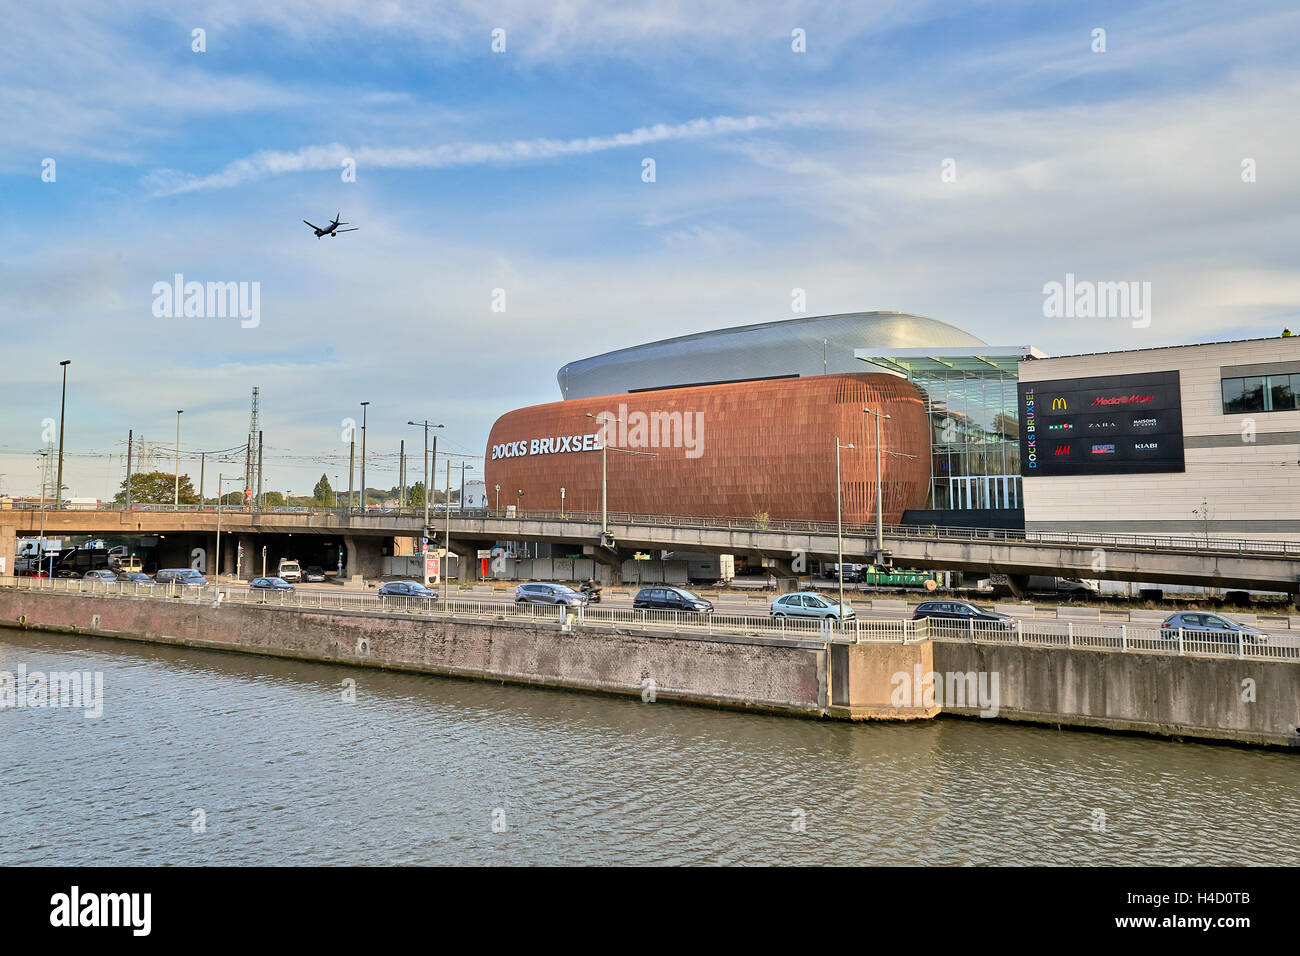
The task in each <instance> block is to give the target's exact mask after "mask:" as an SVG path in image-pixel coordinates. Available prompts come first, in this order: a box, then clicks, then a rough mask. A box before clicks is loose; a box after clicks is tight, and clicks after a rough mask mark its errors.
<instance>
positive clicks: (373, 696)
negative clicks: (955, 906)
mask: <svg viewBox="0 0 1300 956" xmlns="http://www.w3.org/2000/svg"><path fill="white" fill-rule="evenodd" d="M20 668H25V669H26V672H27V673H28V674H31V673H32V672H41V673H50V672H56V671H82V672H92V673H95V672H98V673H102V675H103V714H102V716H100V717H98V718H96V719H87V718H86V717H84V716H83V713H82V711H80V710H77V709H71V708H49V707H23V708H13V709H6V710H4V711H0V832H2V833H3V834H4V839H3V840H0V864H3V865H17V864H41V863H45V864H64V865H95V864H118V865H131V864H146V863H148V864H186V865H202V864H222V865H235V864H273V865H282V864H309V863H324V864H354V865H356V864H470V865H482V864H548V863H558V864H581V863H597V864H599V863H609V864H866V863H872V864H939V865H952V866H962V865H971V864H1027V863H1045V864H1062V865H1065V864H1083V865H1088V864H1102V865H1105V864H1138V865H1145V864H1248V865H1249V864H1282V865H1292V866H1294V865H1296V864H1298V863H1300V828H1298V827H1296V825H1295V822H1296V820H1297V815H1298V814H1300V758H1297V756H1292V755H1289V754H1286V753H1280V752H1269V751H1260V750H1247V749H1238V748H1233V747H1226V746H1208V745H1202V744H1181V743H1173V742H1165V741H1160V740H1151V739H1143V738H1136V737H1121V736H1112V735H1106V734H1100V733H1088V732H1079V731H1057V730H1052V729H1044V728H1033V727H1018V726H1014V725H1009V724H1000V723H996V722H984V721H969V720H957V719H943V720H938V721H931V722H924V723H916V724H861V725H851V724H846V723H837V722H827V721H812V720H799V719H792V718H783V717H772V716H764V715H757V714H744V713H734V712H728V711H720V710H710V709H705V708H696V707H688V706H682V705H675V704H668V703H662V702H641V701H635V700H626V699H617V698H606V697H600V696H593V695H586V694H579V693H571V692H563V691H545V690H535V689H529V688H520V687H512V686H502V685H497V684H490V683H480V682H469V681H457V680H449V679H443V678H435V677H421V676H417V675H410V674H399V673H391V672H383V671H378V670H371V669H357V668H349V667H339V666H328V665H318V664H310V663H303V662H299V661H290V660H277V659H270V658H261V657H250V656H242V655H237V654H223V653H219V652H214V651H203V650H191V649H179V648H170V647H163V646H154V645H145V644H135V643H130V642H124V641H122V642H119V641H110V640H96V639H91V638H80V637H65V636H61V635H53V634H45V633H40V632H34V631H28V632H24V631H17V630H11V629H0V672H9V673H17V672H18V671H19V669H20ZM351 682H355V686H353V685H352V683H351ZM353 696H354V697H355V699H350V698H352V697H353Z"/></svg>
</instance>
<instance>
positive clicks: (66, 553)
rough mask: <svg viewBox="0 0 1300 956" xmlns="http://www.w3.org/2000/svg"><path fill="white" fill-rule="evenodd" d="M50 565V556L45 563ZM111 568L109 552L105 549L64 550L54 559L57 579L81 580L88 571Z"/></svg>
mask: <svg viewBox="0 0 1300 956" xmlns="http://www.w3.org/2000/svg"><path fill="white" fill-rule="evenodd" d="M43 563H44V564H45V565H46V566H48V563H49V557H48V555H47V556H46V558H45V561H44V562H43ZM108 567H109V559H108V551H107V550H105V549H103V548H64V549H63V550H62V551H60V552H59V555H58V557H57V558H55V559H54V576H55V577H56V578H81V577H85V575H86V572H87V571H98V570H100V569H101V568H104V569H107V568H108Z"/></svg>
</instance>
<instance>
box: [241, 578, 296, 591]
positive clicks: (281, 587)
mask: <svg viewBox="0 0 1300 956" xmlns="http://www.w3.org/2000/svg"><path fill="white" fill-rule="evenodd" d="M248 587H249V590H252V591H292V590H293V585H292V584H290V583H289V582H288V581H286V580H285V579H284V578H253V580H252V581H249V582H248Z"/></svg>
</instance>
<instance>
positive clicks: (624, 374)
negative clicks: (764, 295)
mask: <svg viewBox="0 0 1300 956" xmlns="http://www.w3.org/2000/svg"><path fill="white" fill-rule="evenodd" d="M557 380H558V384H559V388H560V394H561V399H560V401H557V402H552V403H549V404H545V405H537V406H532V407H530V408H523V409H518V410H516V411H512V412H508V413H507V414H505V415H503V416H502V417H501V418H500V419H498V420H497V422H496V424H495V425H494V426H493V428H492V432H491V436H490V438H489V443H488V449H487V455H486V459H487V464H486V481H487V485H488V489H489V493H490V494H491V493H492V491H493V489H494V488H495V486H498V485H499V486H500V491H499V494H500V498H499V499H498V504H499V505H500V506H502V507H504V506H506V505H517V506H519V507H522V508H524V509H528V510H557V511H558V510H562V509H567V510H569V511H595V510H598V509H599V508H600V496H601V467H602V465H601V459H602V453H601V448H602V445H603V446H604V447H605V457H606V465H605V466H606V468H607V469H608V496H609V508H610V510H611V511H613V512H630V513H635V514H679V515H709V516H738V517H753V516H755V515H760V514H766V515H768V516H769V517H771V518H773V519H778V518H792V519H809V520H820V521H833V520H834V519H835V514H836V486H837V482H836V475H837V464H838V475H839V482H838V485H839V490H840V492H841V496H842V507H843V514H844V518H845V520H846V521H849V522H867V521H873V520H874V518H875V502H876V489H875V486H876V463H877V445H876V437H875V436H876V424H877V417H876V416H877V415H879V416H880V417H879V425H880V443H879V451H880V456H879V458H880V465H881V472H882V475H883V480H882V498H883V515H884V519H885V522H886V523H889V524H898V523H917V524H926V525H930V524H940V525H964V526H975V527H1006V528H1019V527H1024V528H1028V529H1032V530H1105V531H1114V532H1140V533H1156V534H1170V533H1195V534H1198V535H1199V534H1206V533H1208V534H1210V535H1214V536H1218V537H1240V538H1292V539H1300V337H1291V338H1273V339H1255V340H1246V341H1237V342H1217V343H1209V344H1202V345H1183V346H1174V347H1169V348H1157V349H1141V350H1135V351H1126V352H1107V353H1097V354H1091V355H1076V356H1066V357H1058V358H1049V357H1047V356H1045V355H1044V354H1043V353H1042V352H1041V351H1039V350H1037V349H1035V348H1034V347H1033V346H1031V345H1027V344H1021V345H1000V346H995V345H989V344H986V343H985V342H983V341H981V340H980V339H978V338H976V337H975V336H973V335H971V334H969V333H967V332H964V331H962V330H960V329H957V328H955V327H953V326H951V325H948V324H947V323H944V322H940V321H938V320H936V319H930V318H926V317H924V316H919V315H909V314H906V313H898V312H863V313H851V314H846V315H832V316H817V317H808V318H797V319H789V320H784V321H777V322H766V323H760V324H755V325H746V326H740V327H738V328H731V329H720V330H717V331H712V332H702V333H697V334H694V335H686V336H680V337H677V338H671V339H664V340H661V341H657V342H650V343H646V344H642V345H635V346H633V347H631V348H626V349H621V350H618V351H615V352H608V353H605V354H603V355H597V356H594V357H591V358H586V359H581V360H579V361H575V362H571V363H570V364H568V365H566V366H564V367H563V368H561V369H560V370H559V373H558V376H557ZM837 449H838V462H837Z"/></svg>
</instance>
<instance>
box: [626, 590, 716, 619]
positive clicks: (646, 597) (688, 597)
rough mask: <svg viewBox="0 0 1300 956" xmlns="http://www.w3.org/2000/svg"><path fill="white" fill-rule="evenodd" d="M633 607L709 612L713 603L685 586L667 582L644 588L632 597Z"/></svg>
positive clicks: (698, 612)
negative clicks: (681, 586) (678, 586)
mask: <svg viewBox="0 0 1300 956" xmlns="http://www.w3.org/2000/svg"><path fill="white" fill-rule="evenodd" d="M632 607H634V608H640V609H647V610H655V611H691V612H693V613H697V614H708V613H710V612H711V611H712V610H713V604H712V602H710V601H706V600H704V598H702V597H699V596H697V595H694V594H692V593H691V592H690V591H687V590H686V589H685V588H674V587H669V586H668V585H666V584H661V585H656V586H654V587H648V588H642V589H641V590H640V591H637V592H636V597H634V598H633V599H632Z"/></svg>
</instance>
